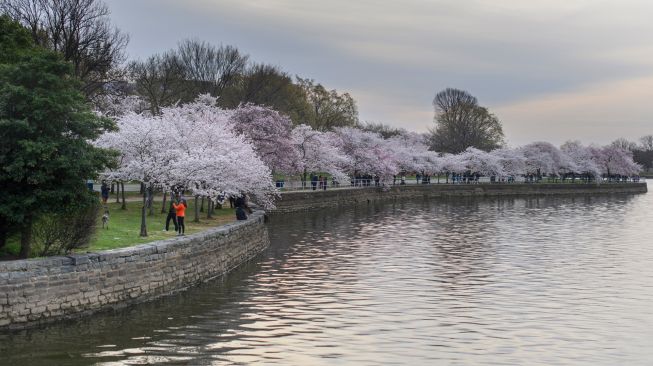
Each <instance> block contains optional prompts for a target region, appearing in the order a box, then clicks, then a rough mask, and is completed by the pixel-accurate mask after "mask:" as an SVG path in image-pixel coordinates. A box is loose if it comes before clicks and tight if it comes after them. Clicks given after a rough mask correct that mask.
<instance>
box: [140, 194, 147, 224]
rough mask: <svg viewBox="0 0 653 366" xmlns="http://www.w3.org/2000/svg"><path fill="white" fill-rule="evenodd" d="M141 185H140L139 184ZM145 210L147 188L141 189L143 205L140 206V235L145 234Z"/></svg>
mask: <svg viewBox="0 0 653 366" xmlns="http://www.w3.org/2000/svg"><path fill="white" fill-rule="evenodd" d="M141 187H142V185H141ZM146 211H147V190H145V189H144V190H143V207H142V208H141V237H146V236H147V223H146V222H145V212H146Z"/></svg>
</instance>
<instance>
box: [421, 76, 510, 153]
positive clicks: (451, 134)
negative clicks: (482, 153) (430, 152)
mask: <svg viewBox="0 0 653 366" xmlns="http://www.w3.org/2000/svg"><path fill="white" fill-rule="evenodd" d="M433 107H434V108H435V118H434V121H435V123H436V126H435V129H433V130H431V138H430V139H431V148H432V149H434V150H435V151H438V152H446V153H453V154H457V153H460V152H462V151H464V150H465V149H467V148H468V147H475V148H477V149H481V150H486V151H489V150H492V149H495V148H497V147H500V146H501V145H502V144H503V129H502V127H501V121H499V119H498V118H497V117H496V116H495V115H493V114H492V113H490V112H489V111H488V109H487V108H485V107H481V106H479V105H478V101H477V99H476V98H475V97H474V96H472V95H471V94H469V93H468V92H466V91H463V90H458V89H452V88H447V89H445V90H443V91H441V92H439V93H437V94H436V95H435V98H434V99H433Z"/></svg>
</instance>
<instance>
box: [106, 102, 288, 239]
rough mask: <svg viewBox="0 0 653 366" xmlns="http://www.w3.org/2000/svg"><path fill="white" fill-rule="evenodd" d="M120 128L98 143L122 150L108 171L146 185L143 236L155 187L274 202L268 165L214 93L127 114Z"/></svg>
mask: <svg viewBox="0 0 653 366" xmlns="http://www.w3.org/2000/svg"><path fill="white" fill-rule="evenodd" d="M118 128H119V130H118V131H117V132H113V133H109V134H105V135H104V136H103V137H102V139H101V140H100V141H99V144H100V145H101V146H104V147H111V148H114V149H116V150H118V151H120V152H121V155H122V156H121V161H122V164H121V166H120V168H119V169H118V170H117V171H115V172H110V173H107V174H108V175H109V174H110V175H111V176H113V177H118V178H120V179H123V180H136V181H140V182H142V183H143V184H145V185H146V187H147V189H146V191H145V193H144V204H143V211H142V215H141V216H142V217H141V236H147V226H146V221H145V207H146V201H147V200H148V199H150V197H151V193H152V190H153V188H155V187H161V188H169V187H183V188H184V189H186V190H189V191H191V193H192V194H193V195H194V196H195V197H196V200H197V197H200V196H206V197H210V198H215V197H216V196H217V195H219V194H224V195H228V194H233V195H238V194H242V193H248V194H251V195H253V196H254V198H255V199H256V201H257V202H259V203H260V204H262V205H264V206H266V207H271V206H272V204H273V201H272V200H273V198H274V196H275V194H276V190H275V188H274V185H273V184H272V175H271V172H270V169H269V168H268V167H267V166H266V165H265V163H264V162H263V161H262V160H261V159H260V158H259V157H258V156H257V154H256V152H255V151H254V146H253V145H252V144H251V143H250V142H249V140H247V139H246V138H245V137H244V136H243V135H238V134H236V132H235V131H233V125H232V123H231V113H230V112H228V111H225V110H222V109H220V108H218V107H217V106H216V99H215V98H213V97H210V96H208V95H202V96H200V97H198V99H197V100H196V101H195V102H193V103H188V104H185V105H184V106H181V107H171V108H163V109H162V113H161V115H160V116H147V115H143V114H140V115H139V114H135V113H129V114H126V115H125V116H123V117H121V118H119V119H118ZM196 206H197V204H196ZM196 210H197V208H196ZM196 217H197V211H196Z"/></svg>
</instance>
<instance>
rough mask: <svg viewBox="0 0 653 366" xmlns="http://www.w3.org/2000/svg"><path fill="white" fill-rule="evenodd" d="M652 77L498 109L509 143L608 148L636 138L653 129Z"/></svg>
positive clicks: (558, 94) (592, 86) (617, 82)
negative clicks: (578, 142)
mask: <svg viewBox="0 0 653 366" xmlns="http://www.w3.org/2000/svg"><path fill="white" fill-rule="evenodd" d="M651 100H653V75H651V76H648V77H645V78H637V79H629V80H619V81H614V82H608V83H600V84H594V85H589V86H586V87H585V88H583V89H580V90H576V91H573V92H563V93H556V94H551V95H548V96H538V97H537V98H531V99H526V100H523V101H518V102H515V103H511V104H507V105H503V106H496V107H494V108H493V111H494V112H495V113H496V114H497V115H498V116H500V118H501V120H502V121H503V123H504V131H507V137H508V140H509V141H510V142H511V143H512V144H516V145H520V144H525V143H528V142H529V141H533V140H544V141H550V142H553V143H557V144H561V143H563V142H564V141H567V140H581V141H583V142H585V143H590V142H596V143H602V144H606V143H609V142H611V141H613V140H614V139H616V138H618V137H625V138H627V139H629V140H637V139H638V138H639V137H641V136H644V135H647V134H651V132H653V131H652V128H653V120H652V118H653V117H651V116H653V104H651Z"/></svg>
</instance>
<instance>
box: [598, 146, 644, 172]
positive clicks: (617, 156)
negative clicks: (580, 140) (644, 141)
mask: <svg viewBox="0 0 653 366" xmlns="http://www.w3.org/2000/svg"><path fill="white" fill-rule="evenodd" d="M591 150H592V155H593V159H594V161H595V162H596V164H597V165H598V166H599V168H600V169H601V173H602V174H604V176H605V177H607V178H608V179H610V180H611V179H613V178H615V176H631V175H635V174H637V173H638V172H640V171H641V169H642V167H641V166H640V165H639V164H637V163H635V162H634V161H633V153H632V152H630V151H628V150H626V149H624V148H621V147H618V146H615V145H608V146H604V147H601V148H596V147H594V148H591Z"/></svg>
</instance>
